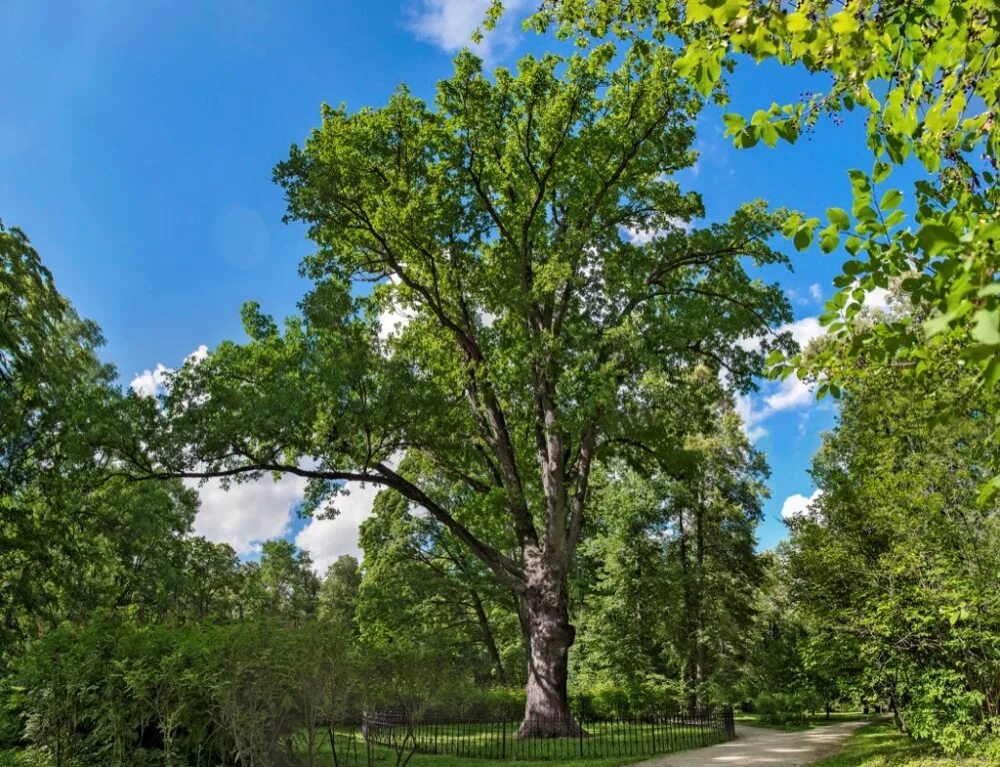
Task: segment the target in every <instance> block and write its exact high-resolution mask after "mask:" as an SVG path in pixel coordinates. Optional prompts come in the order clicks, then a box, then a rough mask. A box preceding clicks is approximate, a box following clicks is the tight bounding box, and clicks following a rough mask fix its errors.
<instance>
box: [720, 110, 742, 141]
mask: <svg viewBox="0 0 1000 767" xmlns="http://www.w3.org/2000/svg"><path fill="white" fill-rule="evenodd" d="M722 122H723V123H725V126H726V132H725V134H724V136H725V137H729V136H735V135H736V134H737V133H739V132H740V131H741V130H743V128H745V127H746V124H747V121H746V119H745V118H744V117H743V115H741V114H737V113H736V112H730V113H729V114H724V115H722Z"/></svg>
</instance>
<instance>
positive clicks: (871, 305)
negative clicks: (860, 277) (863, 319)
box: [863, 288, 889, 312]
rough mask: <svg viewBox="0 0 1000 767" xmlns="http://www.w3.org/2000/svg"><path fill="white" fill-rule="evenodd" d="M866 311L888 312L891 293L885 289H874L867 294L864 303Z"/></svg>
mask: <svg viewBox="0 0 1000 767" xmlns="http://www.w3.org/2000/svg"><path fill="white" fill-rule="evenodd" d="M863 304H864V306H865V308H866V309H879V310H881V311H883V312H884V311H886V310H887V309H888V308H889V291H888V290H886V289H885V288H872V289H871V290H870V291H868V292H867V293H865V300H864V302H863Z"/></svg>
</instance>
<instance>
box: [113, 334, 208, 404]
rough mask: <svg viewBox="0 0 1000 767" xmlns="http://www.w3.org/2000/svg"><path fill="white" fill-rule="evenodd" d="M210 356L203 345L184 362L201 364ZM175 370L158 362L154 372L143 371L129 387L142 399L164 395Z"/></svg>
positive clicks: (133, 379)
mask: <svg viewBox="0 0 1000 767" xmlns="http://www.w3.org/2000/svg"><path fill="white" fill-rule="evenodd" d="M207 356H208V347H207V346H205V344H202V345H201V346H199V347H198V348H197V349H195V350H194V351H193V352H191V353H190V354H189V355H188V356H186V357H185V358H184V362H193V363H198V362H201V361H202V360H203V359H205V357H207ZM174 370H175V368H168V367H167V366H166V365H164V364H163V363H162V362H157V363H156V367H155V368H153V369H152V370H143V371H142V372H141V373H138V374H137V375H136V376H135V377H133V378H132V380H131V381H130V382H129V386H130V387H132V391H134V392H135V393H136V394H138V395H140V396H142V397H155V396H157V395H158V394H163V393H164V392H165V391H166V387H167V382H168V381H169V379H170V374H171V373H173V372H174Z"/></svg>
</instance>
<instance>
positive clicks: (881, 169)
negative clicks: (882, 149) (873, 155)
mask: <svg viewBox="0 0 1000 767" xmlns="http://www.w3.org/2000/svg"><path fill="white" fill-rule="evenodd" d="M891 170H892V165H890V164H889V163H887V162H883V161H882V160H879V161H878V162H876V163H875V169H874V170H873V171H872V178H873V179H874V181H875V183H876V184H880V183H882V182H883V181H885V180H886V179H887V178H889V173H890V171H891Z"/></svg>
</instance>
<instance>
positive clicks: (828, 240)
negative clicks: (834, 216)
mask: <svg viewBox="0 0 1000 767" xmlns="http://www.w3.org/2000/svg"><path fill="white" fill-rule="evenodd" d="M839 244H840V231H839V230H838V229H837V227H836V226H834V225H833V224H830V226H828V227H826V228H825V229H823V231H821V232H820V233H819V247H820V250H822V251H823V252H824V253H832V252H833V251H835V250H836V249H837V246H838V245H839Z"/></svg>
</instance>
